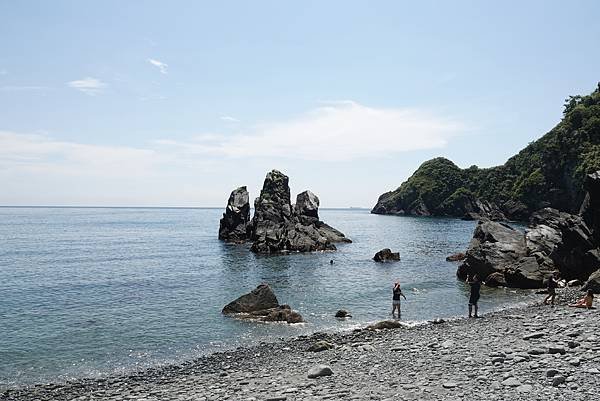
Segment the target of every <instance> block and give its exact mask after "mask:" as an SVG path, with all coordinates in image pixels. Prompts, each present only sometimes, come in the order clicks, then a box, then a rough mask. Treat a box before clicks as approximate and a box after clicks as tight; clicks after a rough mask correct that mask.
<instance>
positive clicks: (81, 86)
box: [67, 77, 107, 96]
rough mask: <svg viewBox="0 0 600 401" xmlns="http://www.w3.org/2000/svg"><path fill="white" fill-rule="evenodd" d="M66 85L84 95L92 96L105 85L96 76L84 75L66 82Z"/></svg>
mask: <svg viewBox="0 0 600 401" xmlns="http://www.w3.org/2000/svg"><path fill="white" fill-rule="evenodd" d="M67 86H69V87H71V88H74V89H77V90H78V91H81V92H83V93H85V94H86V95H91V96H94V95H97V94H98V93H100V92H102V91H103V90H104V88H106V86H107V85H106V84H105V83H104V82H102V81H100V80H99V79H97V78H92V77H86V78H83V79H77V80H75V81H69V82H67Z"/></svg>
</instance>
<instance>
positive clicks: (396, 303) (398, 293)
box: [392, 281, 406, 319]
mask: <svg viewBox="0 0 600 401" xmlns="http://www.w3.org/2000/svg"><path fill="white" fill-rule="evenodd" d="M392 294H393V296H392V316H394V313H395V312H396V309H398V319H400V315H401V313H402V312H401V311H400V297H402V298H404V300H406V297H405V296H404V294H403V293H402V289H401V288H400V281H396V282H395V283H394V289H393V292H392Z"/></svg>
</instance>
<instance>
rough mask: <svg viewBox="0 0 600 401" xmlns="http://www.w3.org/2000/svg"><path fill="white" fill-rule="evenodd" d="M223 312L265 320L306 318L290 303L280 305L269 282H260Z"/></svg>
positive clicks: (291, 321) (289, 321)
mask: <svg viewBox="0 0 600 401" xmlns="http://www.w3.org/2000/svg"><path fill="white" fill-rule="evenodd" d="M222 313H223V314H225V315H233V316H235V317H238V318H241V319H256V320H261V321H264V322H287V323H302V322H304V319H303V318H302V315H300V314H299V313H298V312H296V311H293V310H292V308H290V306H289V305H280V304H279V301H278V300H277V297H276V296H275V293H274V292H273V290H272V289H271V287H270V286H269V285H268V284H260V285H259V286H258V287H256V288H255V289H253V290H252V291H251V292H250V293H248V294H245V295H242V296H241V297H239V298H238V299H236V300H235V301H232V302H230V303H229V304H227V305H226V306H225V307H224V308H223V310H222Z"/></svg>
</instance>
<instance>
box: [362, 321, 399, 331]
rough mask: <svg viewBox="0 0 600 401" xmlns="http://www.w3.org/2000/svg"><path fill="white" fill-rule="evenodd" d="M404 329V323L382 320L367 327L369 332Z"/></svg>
mask: <svg viewBox="0 0 600 401" xmlns="http://www.w3.org/2000/svg"><path fill="white" fill-rule="evenodd" d="M401 327H402V323H400V322H399V321H397V320H382V321H381V322H377V323H374V324H371V325H369V326H367V327H366V329H367V330H387V329H399V328H401Z"/></svg>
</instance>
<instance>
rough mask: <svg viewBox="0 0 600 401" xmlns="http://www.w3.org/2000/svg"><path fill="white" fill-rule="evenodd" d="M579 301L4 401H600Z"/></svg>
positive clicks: (599, 370) (341, 336)
mask: <svg viewBox="0 0 600 401" xmlns="http://www.w3.org/2000/svg"><path fill="white" fill-rule="evenodd" d="M580 296H581V292H579V291H577V290H574V289H562V290H561V291H559V299H558V300H557V304H556V305H555V306H554V307H552V306H549V305H548V306H547V305H542V304H541V299H543V296H541V299H540V302H539V303H537V304H532V305H530V306H527V307H522V308H513V309H507V310H504V311H500V312H495V313H491V314H487V315H484V316H483V317H482V318H479V319H468V318H459V319H454V320H448V321H441V322H439V321H438V322H436V324H434V323H429V324H423V325H418V326H414V327H401V328H396V329H384V330H369V329H367V328H362V329H356V330H354V331H352V332H347V333H315V334H313V335H310V336H301V337H296V338H291V339H279V340H277V341H274V342H268V343H261V344H259V345H257V346H253V347H249V348H243V347H240V348H237V349H235V350H231V351H227V352H219V353H214V354H212V355H209V356H206V357H202V358H199V359H196V360H194V361H189V362H186V363H184V364H181V365H170V366H164V367H160V368H155V369H148V370H144V371H140V372H137V373H135V374H130V375H128V376H119V377H109V378H101V379H81V380H77V381H73V382H67V383H59V384H40V385H36V386H31V387H24V388H19V389H8V390H3V391H2V392H0V399H2V400H81V401H83V400H140V401H144V400H145V401H158V400H189V401H208V400H248V401H250V400H271V401H274V400H328V399H335V400H338V399H344V400H346V399H347V400H365V399H372V400H393V399H406V400H440V399H444V400H473V399H485V400H548V399H553V400H589V399H592V398H593V397H595V396H598V395H600V334H599V330H600V319H598V310H596V309H592V310H587V309H576V308H569V307H567V306H566V305H567V303H569V302H571V301H573V300H574V299H576V298H577V297H580ZM484 312H485V311H484ZM315 350H317V351H315Z"/></svg>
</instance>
